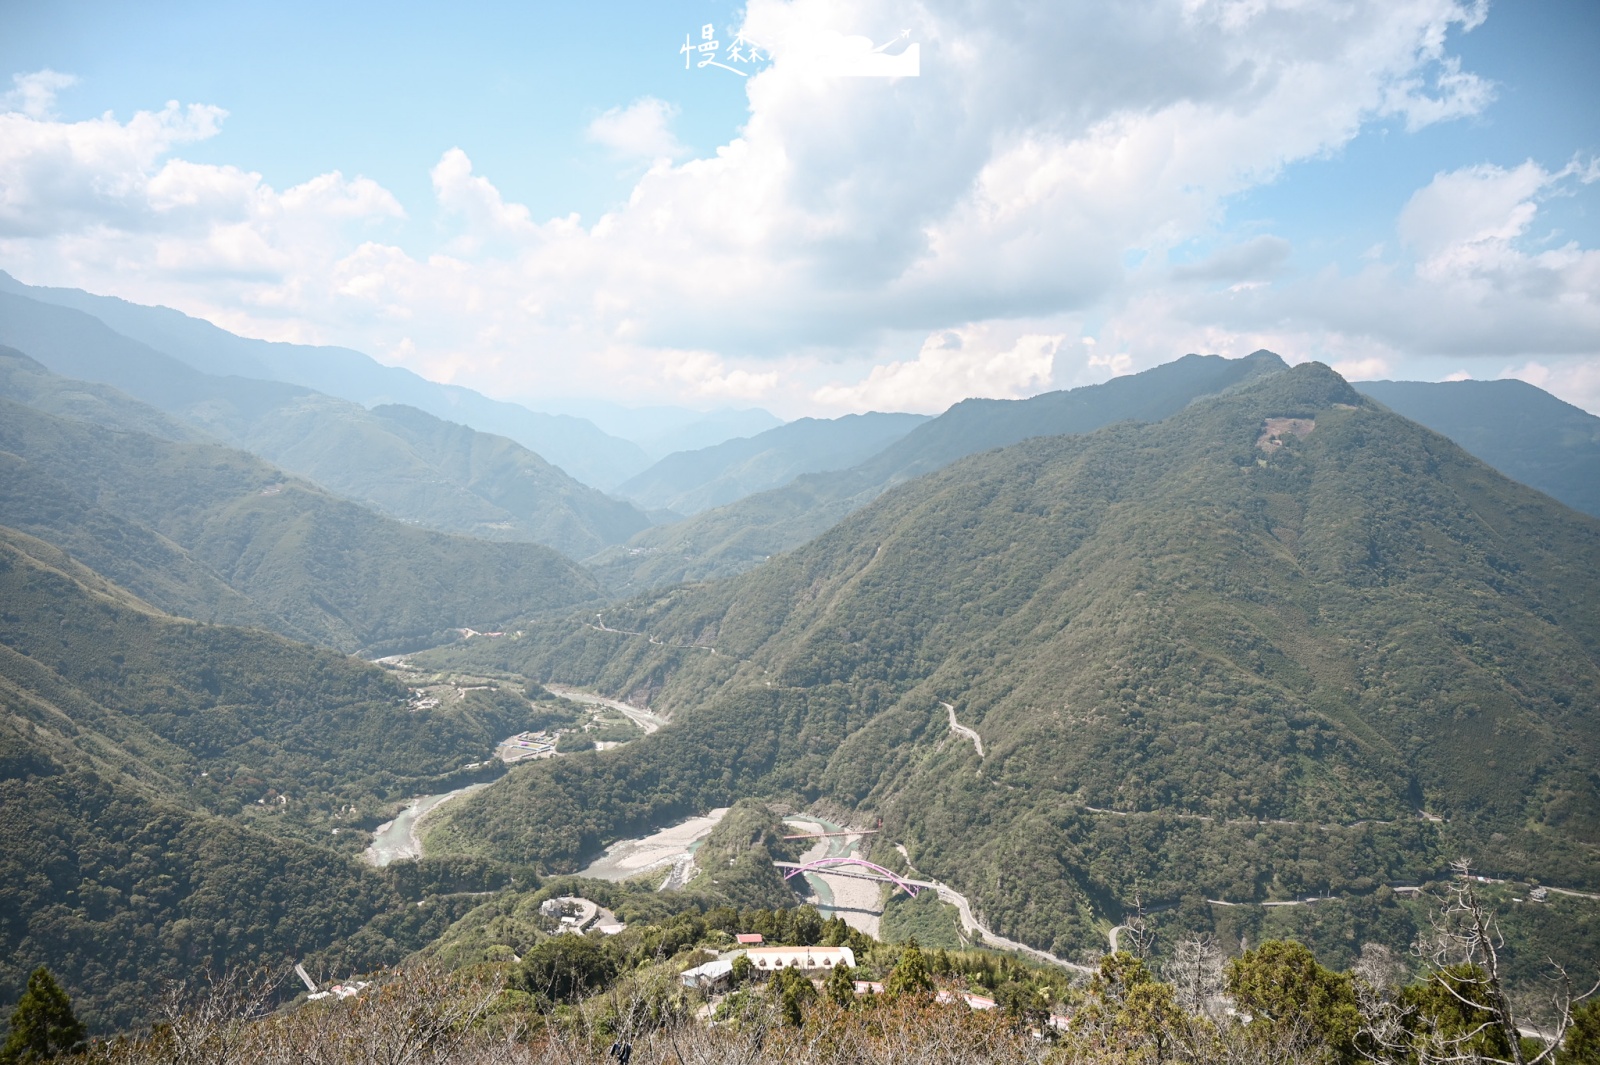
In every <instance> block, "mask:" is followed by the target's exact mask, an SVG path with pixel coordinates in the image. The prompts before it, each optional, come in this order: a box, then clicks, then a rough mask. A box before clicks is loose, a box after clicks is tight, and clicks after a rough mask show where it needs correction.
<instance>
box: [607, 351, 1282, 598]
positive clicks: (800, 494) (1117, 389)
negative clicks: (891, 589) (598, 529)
mask: <svg viewBox="0 0 1600 1065" xmlns="http://www.w3.org/2000/svg"><path fill="white" fill-rule="evenodd" d="M1283 368H1284V362H1283V360H1282V359H1280V358H1278V356H1276V355H1274V354H1273V353H1272V352H1270V351H1258V352H1255V353H1254V354H1252V355H1248V356H1246V357H1245V358H1242V359H1224V358H1222V357H1221V356H1217V355H1185V356H1184V357H1183V358H1181V359H1178V360H1176V361H1175V362H1170V363H1167V364H1166V365H1164V366H1157V367H1155V368H1154V369H1151V370H1146V371H1144V372H1143V373H1137V374H1130V375H1128V376H1126V377H1118V378H1115V379H1113V380H1111V381H1107V382H1106V383H1104V384H1099V385H1089V386H1087V387H1084V388H1074V389H1070V390H1067V391H1064V392H1047V393H1045V394H1043V395H1038V396H1034V397H1032V398H1031V399H1023V400H1000V399H969V400H964V401H963V402H961V403H958V404H956V405H955V406H954V407H951V408H950V409H949V410H948V411H946V412H945V413H944V414H941V415H940V416H939V417H937V418H934V419H932V420H931V421H928V422H924V423H923V424H922V425H919V426H917V427H916V428H915V429H913V430H912V431H911V432H910V433H907V434H906V435H905V436H904V437H902V438H901V439H899V440H898V441H896V442H894V443H893V444H890V445H889V446H888V447H887V448H885V449H884V450H882V451H880V452H879V453H878V454H876V455H874V456H873V457H872V458H870V459H867V460H866V461H865V462H862V463H860V464H859V465H857V466H855V467H852V468H850V469H848V470H845V471H842V472H830V473H817V474H809V475H806V476H802V477H798V478H796V479H795V480H793V481H791V482H790V483H789V484H787V485H785V486H784V487H782V488H777V489H773V490H772V491H768V492H759V493H757V494H755V495H752V496H748V497H746V498H744V499H741V500H739V501H738V502H736V503H732V504H730V505H728V506H724V507H718V508H716V509H714V510H708V511H705V512H704V513H701V514H698V515H696V516H695V517H694V518H692V519H690V520H689V521H685V522H682V523H680V524H677V525H667V526H661V527H658V528H654V529H647V530H645V531H644V532H642V533H640V534H638V535H637V536H635V537H634V538H633V539H632V540H631V541H629V543H628V545H627V546H626V547H625V548H612V549H610V550H608V551H606V552H603V553H602V554H600V555H598V556H596V558H595V560H594V563H595V569H596V572H597V573H598V574H599V576H600V578H601V580H602V582H603V583H605V584H606V585H607V586H609V587H611V588H615V589H618V590H622V591H627V590H631V589H637V588H647V587H653V586H657V585H662V584H671V583H674V582H676V581H681V580H701V579H705V578H708V577H722V576H728V575H731V574H735V573H742V572H744V571H745V570H748V569H749V568H751V567H752V566H754V565H756V564H758V563H760V562H761V561H762V560H764V559H766V558H767V557H769V556H771V555H774V554H778V553H779V552H783V551H788V550H792V549H793V548H796V547H798V546H800V545H801V544H803V543H805V542H806V541H808V540H810V539H812V538H813V537H815V536H817V535H818V534H820V533H822V532H823V531H824V530H826V529H828V528H830V527H832V526H833V525H834V524H835V523H836V522H838V521H839V520H840V519H842V518H843V517H844V516H845V515H847V514H849V513H851V512H852V511H854V510H857V509H858V508H860V507H862V506H865V505H866V504H867V503H870V502H871V501H872V500H874V499H876V498H877V497H878V496H879V495H881V494H882V493H883V492H885V491H886V490H888V489H889V488H891V487H893V486H894V485H897V484H900V483H902V482H904V481H908V480H911V479H912V478H914V477H919V476H921V475H923V474H925V473H930V472H932V471H933V470H937V469H939V468H941V467H943V466H946V465H948V464H949V463H951V462H954V461H955V460H956V459H958V458H961V457H962V456H965V455H972V454H976V453H977V452H980V451H985V450H988V449H989V448H996V447H1004V446H1006V445H1008V444H1015V443H1017V442H1018V441H1020V440H1026V439H1028V438H1029V437H1033V436H1055V435H1059V434H1063V433H1087V432H1092V431H1093V430H1095V429H1099V428H1100V427H1102V426H1105V425H1111V424H1112V423H1114V422H1119V421H1127V420H1133V421H1159V420H1161V419H1162V418H1165V417H1168V416H1169V415H1172V414H1174V413H1176V412H1178V411H1180V410H1182V409H1183V408H1184V407H1185V406H1187V405H1188V404H1189V403H1192V402H1193V401H1194V400H1195V399H1197V398H1198V397H1201V396H1206V395H1212V394H1215V393H1217V392H1222V391H1224V390H1226V389H1228V388H1233V387H1236V386H1237V385H1239V384H1240V383H1242V382H1245V381H1250V380H1253V379H1255V378H1257V377H1260V376H1262V375H1263V374H1270V373H1275V372H1277V371H1279V370H1282V369H1283Z"/></svg>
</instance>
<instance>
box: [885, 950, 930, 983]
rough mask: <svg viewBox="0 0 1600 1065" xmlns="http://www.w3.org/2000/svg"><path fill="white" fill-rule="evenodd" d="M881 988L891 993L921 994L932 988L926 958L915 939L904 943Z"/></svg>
mask: <svg viewBox="0 0 1600 1065" xmlns="http://www.w3.org/2000/svg"><path fill="white" fill-rule="evenodd" d="M883 990H884V991H885V992H886V993H888V994H891V995H921V994H926V993H927V992H929V991H932V990H933V976H932V974H930V973H929V972H928V959H927V957H926V956H925V955H924V954H923V953H922V948H921V947H919V946H918V945H917V941H916V940H915V939H913V940H910V941H909V942H907V943H906V949H905V950H904V951H902V952H901V954H900V960H899V961H898V962H896V963H895V967H894V971H893V972H891V973H890V974H889V979H888V980H886V981H885V982H884V985H883Z"/></svg>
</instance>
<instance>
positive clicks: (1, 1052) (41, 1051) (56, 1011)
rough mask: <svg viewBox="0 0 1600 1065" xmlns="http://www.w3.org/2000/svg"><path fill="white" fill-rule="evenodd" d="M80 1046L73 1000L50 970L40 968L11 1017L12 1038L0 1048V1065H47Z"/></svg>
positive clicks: (79, 1026)
mask: <svg viewBox="0 0 1600 1065" xmlns="http://www.w3.org/2000/svg"><path fill="white" fill-rule="evenodd" d="M83 1044H84V1030H83V1025H82V1024H80V1023H79V1022H78V1018H77V1017H76V1016H74V1014H73V1012H72V1000H71V999H70V998H68V997H67V993H66V992H65V991H63V990H61V985H60V984H58V983H56V979H55V977H53V976H51V975H50V970H49V969H46V968H45V967H44V966H42V965H41V966H39V967H38V968H37V969H35V970H34V971H33V975H32V976H30V977H28V989H27V990H26V991H24V992H23V993H22V998H21V999H20V1000H18V1002H17V1008H16V1009H15V1010H13V1011H12V1013H11V1034H10V1035H9V1036H7V1038H6V1042H5V1045H4V1046H3V1047H0V1063H3V1065H23V1063H25V1062H35V1061H49V1060H50V1059H51V1058H55V1057H60V1056H61V1055H64V1054H71V1053H74V1052H75V1051H78V1050H81V1049H83Z"/></svg>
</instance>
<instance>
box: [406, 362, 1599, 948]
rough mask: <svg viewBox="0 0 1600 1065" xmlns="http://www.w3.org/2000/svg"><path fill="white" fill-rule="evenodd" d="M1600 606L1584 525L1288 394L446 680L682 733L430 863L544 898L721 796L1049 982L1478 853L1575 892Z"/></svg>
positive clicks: (961, 484)
mask: <svg viewBox="0 0 1600 1065" xmlns="http://www.w3.org/2000/svg"><path fill="white" fill-rule="evenodd" d="M1597 604H1600V522H1596V521H1595V520H1593V519H1591V518H1588V517H1585V516H1583V515H1579V514H1576V513H1574V512H1572V511H1570V510H1567V509H1566V508H1564V507H1562V506H1560V505H1559V504H1556V503H1554V502H1553V501H1551V500H1549V499H1548V498H1547V497H1545V496H1543V495H1540V494H1539V493H1537V492H1534V491H1533V490H1531V489H1528V488H1526V487H1525V486H1522V485H1519V484H1516V483H1514V482H1511V481H1508V480H1507V479H1505V478H1504V477H1502V476H1500V475H1499V474H1497V473H1496V472H1494V471H1493V470H1491V469H1489V468H1488V467H1486V466H1484V465H1483V464H1482V463H1480V462H1478V461H1476V460H1475V459H1473V458H1471V457H1470V456H1469V455H1467V454H1465V453H1464V452H1462V451H1461V450H1460V449H1459V448H1457V447H1456V446H1455V445H1453V444H1452V443H1450V442H1449V441H1448V440H1446V439H1444V438H1443V437H1440V436H1437V435H1435V434H1433V433H1431V432H1430V431H1428V430H1426V429H1424V428H1422V427H1420V426H1417V425H1415V424H1414V423H1411V422H1408V421H1406V420H1405V419H1402V418H1400V417H1399V416H1397V415H1394V414H1392V413H1389V412H1386V411H1383V410H1381V409H1379V408H1377V407H1376V406H1375V405H1373V404H1370V403H1368V402H1366V401H1363V400H1362V398H1361V397H1360V396H1359V395H1358V394H1357V393H1356V392H1354V391H1353V390H1352V389H1351V388H1350V387H1349V386H1348V385H1347V384H1346V383H1345V382H1344V381H1343V380H1341V379H1340V378H1339V377H1338V376H1337V375H1335V374H1333V373H1332V372H1331V371H1329V370H1327V369H1326V368H1325V367H1322V366H1320V365H1316V364H1306V365H1302V366H1299V367H1296V368H1295V369H1293V370H1291V371H1287V372H1283V373H1278V374H1275V375H1272V376H1269V377H1267V378H1264V379H1262V380H1260V381H1258V382H1255V383H1254V384H1251V385H1248V386H1246V387H1244V388H1240V389H1238V390H1236V391H1234V392H1232V393H1230V394H1228V395H1225V396H1222V397H1219V398H1217V399H1213V400H1209V401H1205V402H1202V403H1196V404H1194V405H1192V406H1190V407H1188V408H1187V409H1185V410H1184V411H1182V412H1181V413H1179V414H1177V415H1175V416H1173V417H1171V418H1169V419H1168V420H1166V421H1164V422H1161V423H1159V424H1155V425H1134V424H1124V425H1118V426H1113V427H1110V428H1107V429H1105V430H1102V431H1100V432H1098V433H1094V434H1092V435H1088V436H1079V437H1066V436H1058V437H1050V438H1041V439H1035V440H1030V441H1027V442H1026V443H1023V444H1021V445H1018V446H1015V447H1011V448H1007V449H1005V450H1001V451H995V452H990V453H987V454H983V455H978V456H973V457H971V458H968V459H966V460H963V461H961V462H959V463H957V464H955V465H953V466H951V467H949V468H947V469H945V470H943V471H940V472H938V473H935V474H931V475H929V476H926V477H924V478H922V479H920V480H918V481H915V482H912V483H910V484H907V485H904V486H902V487H901V488H899V489H897V490H894V491H892V492H890V493H887V494H886V495H884V496H883V497H881V498H880V499H879V500H878V501H877V502H876V503H874V504H873V505H871V506H869V507H867V508H865V509H863V510H862V511H860V512H859V513H856V514H854V515H852V516H850V517H849V518H848V519H846V520H845V521H844V522H842V523H840V524H839V525H838V526H837V527H836V528H834V529H832V530H830V531H829V532H828V533H826V534H825V535H823V536H822V537H820V538H819V539H818V540H816V541H815V542H813V543H811V544H808V545H806V546H805V547H803V548H801V549H800V550H797V551H795V552H794V553H792V554H790V555H786V556H782V557H779V558H775V559H773V560H772V562H771V563H769V564H768V565H766V566H762V567H761V568H759V569H757V570H755V571H753V572H751V573H749V574H746V575H744V576H741V577H738V578H734V579H731V580H728V581H722V582H716V583H712V584H707V585H700V586H690V587H685V588H680V589H675V590H672V591H668V592H664V593H658V594H655V595H647V596H643V597H640V598H638V599H635V600H633V601H631V602H630V603H628V604H625V605H624V606H621V607H613V608H609V609H608V611H607V612H606V614H605V617H604V621H605V624H606V626H607V628H608V629H609V630H613V631H604V630H601V629H599V628H598V627H596V626H595V625H593V624H590V623H587V619H585V618H580V617H574V618H570V619H567V620H566V621H554V620H552V621H547V622H545V623H542V624H541V625H539V626H538V627H537V628H536V629H534V630H532V631H531V632H530V634H529V636H527V637H525V638H524V639H522V640H520V641H515V642H510V641H507V642H502V643H501V644H500V645H498V646H496V647H463V648H455V649H450V650H449V652H448V654H449V655H450V656H454V657H456V658H458V659H461V660H464V661H476V662H479V663H480V664H494V665H497V666H499V667H500V668H509V669H515V670H519V671H522V672H525V673H527V674H528V675H530V676H534V677H541V678H547V679H552V680H559V681H563V682H566V683H575V684H585V685H591V686H594V687H596V688H598V689H600V690H602V691H606V692H609V693H612V694H614V695H617V696H620V697H631V698H633V699H634V700H647V701H648V702H649V704H650V705H651V706H652V708H654V709H655V710H656V711H657V712H659V713H668V714H671V716H672V719H673V722H674V723H673V725H672V726H671V727H670V728H667V729H663V730H662V731H660V732H658V733H656V734H654V735H651V736H649V737H646V738H645V739H643V740H641V741H639V742H637V743H635V744H632V745H630V746H629V747H628V748H627V749H626V750H624V751H620V752H616V753H615V754H610V753H609V752H608V757H599V756H597V757H594V758H592V759H590V760H588V761H587V762H584V761H581V760H569V761H568V762H566V763H563V764H560V765H544V766H535V767H529V768H526V769H521V770H518V771H517V772H516V773H515V774H513V775H512V776H510V777H508V778H507V779H506V780H504V781H502V782H501V783H500V784H497V785H496V786H495V787H493V788H491V789H489V790H488V791H486V792H484V793H483V794H481V795H479V796H475V797H474V798H473V800H472V801H470V802H467V803H463V804H462V805H460V806H459V807H457V808H456V809H454V810H453V811H451V812H450V814H448V815H447V818H446V820H445V822H444V823H442V824H441V825H440V826H439V827H438V828H437V829H436V830H435V835H434V839H435V840H436V841H437V842H438V843H439V844H440V845H441V846H446V847H452V848H456V849H459V850H463V851H482V852H485V853H487V852H489V851H494V852H503V853H507V854H516V855H518V856H519V857H525V858H528V859H531V860H539V861H542V862H545V863H546V864H548V865H551V866H552V867H556V866H560V865H562V864H564V863H571V862H573V861H576V860H577V859H578V858H579V857H580V856H581V855H582V854H584V853H586V852H587V851H588V850H589V849H592V848H593V847H596V846H598V845H600V844H602V843H603V842H605V841H606V840H608V839H610V838H614V837H615V836H616V835H620V834H627V833H628V832H631V831H633V830H635V829H636V828H637V827H639V826H641V825H644V824H648V823H651V822H653V821H656V820H660V819H665V818H670V817H673V816H679V815H681V814H683V813H686V812H689V811H693V810H699V809H704V808H705V807H706V806H708V805H711V804H714V803H715V804H724V803H726V802H727V801H728V800H729V799H730V798H731V797H734V796H736V795H741V794H763V793H765V794H788V795H792V796H794V797H795V798H797V799H799V800H801V801H809V800H814V799H818V798H825V799H828V800H830V801H831V802H834V803H837V804H839V805H842V806H845V807H847V808H854V809H857V810H858V811H861V813H860V816H861V817H863V818H867V817H874V816H881V817H882V818H883V832H882V834H881V835H879V836H877V837H875V839H876V840H877V841H878V845H877V847H876V849H875V851H874V857H875V859H876V860H879V861H883V862H897V861H899V860H900V859H899V858H898V857H897V854H896V852H895V851H893V850H892V849H890V847H891V845H892V844H893V843H896V842H898V843H901V844H903V845H904V846H905V847H906V848H907V851H908V853H909V855H910V859H911V861H913V862H914V863H915V865H916V867H917V868H919V869H920V870H922V871H923V872H924V873H927V874H931V875H934V876H936V877H938V878H940V879H942V880H945V881H947V882H949V883H951V884H953V885H955V886H957V887H958V888H960V889H961V890H963V891H964V892H966V893H967V894H968V895H969V896H970V897H971V898H972V900H973V904H974V906H975V907H976V908H977V909H978V910H979V911H980V912H982V913H984V914H986V915H987V916H988V918H989V919H990V920H991V921H992V922H993V924H994V926H995V928H996V930H997V931H1000V932H1002V933H1004V934H1008V935H1013V936H1016V937H1018V938H1021V939H1024V940H1026V941H1028V942H1030V943H1033V944H1035V945H1038V946H1041V947H1049V948H1052V949H1055V950H1057V951H1069V952H1070V951H1084V950H1088V949H1092V948H1095V947H1098V946H1100V945H1101V944H1103V943H1104V940H1103V938H1102V937H1101V932H1100V931H1098V930H1097V928H1096V926H1095V922H1098V921H1105V920H1108V919H1111V920H1115V919H1117V918H1120V917H1121V916H1122V914H1123V913H1124V912H1125V911H1124V907H1126V906H1128V905H1129V904H1130V903H1131V901H1132V899H1133V897H1134V894H1135V892H1136V891H1137V892H1139V893H1141V894H1142V895H1143V898H1144V901H1145V902H1146V903H1147V904H1152V905H1173V906H1177V905H1180V904H1181V905H1182V906H1185V907H1189V908H1191V909H1194V910H1196V911H1197V912H1201V913H1203V912H1205V911H1206V907H1207V904H1206V903H1205V901H1204V900H1205V899H1221V900H1225V901H1232V902H1238V903H1245V902H1251V901H1261V900H1267V899H1292V898H1294V897H1295V896H1297V895H1304V894H1314V895H1328V894H1340V895H1348V896H1350V897H1353V898H1358V899H1361V898H1370V897H1371V895H1372V893H1373V892H1374V890H1375V889H1376V888H1378V887H1379V886H1380V885H1383V884H1385V883H1388V882H1396V881H1402V882H1403V881H1408V880H1409V881H1412V882H1415V879H1416V878H1419V877H1425V876H1430V875H1434V874H1436V873H1437V872H1438V871H1439V870H1440V869H1442V868H1443V865H1444V862H1445V860H1446V858H1447V857H1449V856H1452V855H1454V854H1456V853H1463V852H1464V853H1469V854H1471V855H1473V856H1474V857H1476V858H1478V859H1479V860H1480V861H1481V862H1483V863H1485V865H1486V866H1487V867H1488V868H1490V869H1497V870H1504V871H1507V872H1515V873H1517V874H1519V875H1523V876H1538V877H1542V878H1544V879H1545V880H1547V881H1548V882H1552V883H1557V884H1565V885H1568V886H1574V887H1586V888H1588V889H1591V890H1592V889H1595V888H1597V887H1600V873H1597V870H1600V861H1597V859H1600V774H1597V772H1596V767H1597V766H1600V727H1597V726H1600V722H1597V721H1596V719H1595V714H1596V712H1597V706H1600V698H1597V697H1600V606H1597ZM617 630H621V631H617ZM631 633H643V634H646V636H647V637H648V638H646V637H644V636H636V635H631ZM713 649H714V651H713ZM437 653H438V654H440V655H441V656H443V655H445V654H446V653H447V652H444V651H441V652H437ZM944 704H948V705H949V709H947V708H946V706H945V705H944ZM951 714H954V715H955V719H956V720H957V721H958V722H959V723H960V724H961V725H963V726H965V727H967V728H970V729H974V730H976V732H977V734H978V736H979V737H980V739H981V741H982V744H983V753H982V754H981V755H980V754H979V752H978V750H977V745H976V744H975V743H973V742H970V740H969V738H967V737H965V736H963V735H960V734H957V733H955V732H953V731H952V729H951V728H950V720H951V718H950V715H951ZM536 810H537V811H539V815H538V816H536V815H535V812H534V811H536ZM1424 812H1425V815H1426V816H1424ZM1427 818H1444V819H1446V820H1445V821H1436V820H1430V819H1427ZM1100 927H1101V928H1103V927H1104V926H1103V925H1101V926H1100ZM1358 931H1359V929H1358ZM1352 934H1355V933H1352ZM1399 945H1402V946H1403V945H1404V944H1403V943H1402V944H1399Z"/></svg>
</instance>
